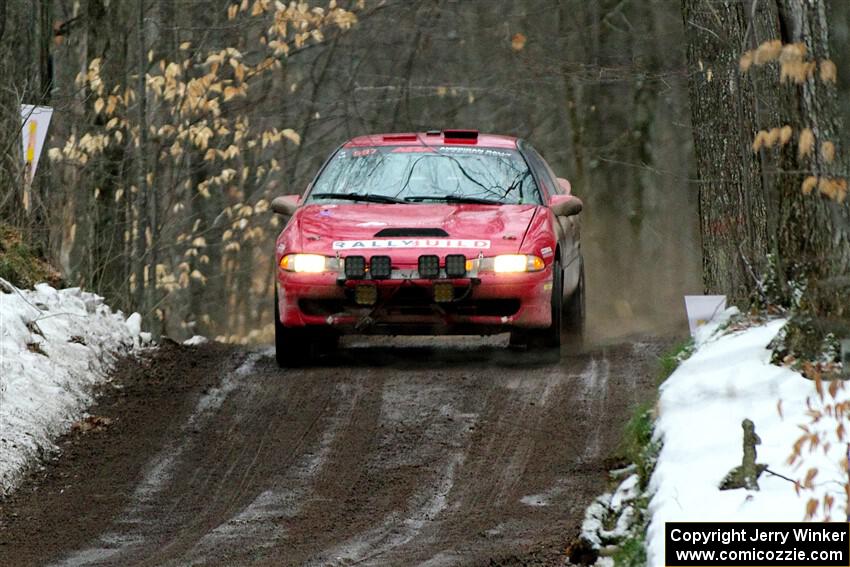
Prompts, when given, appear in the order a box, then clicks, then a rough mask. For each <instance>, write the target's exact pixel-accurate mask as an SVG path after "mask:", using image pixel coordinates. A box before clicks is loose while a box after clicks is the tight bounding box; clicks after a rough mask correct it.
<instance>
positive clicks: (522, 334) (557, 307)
mask: <svg viewBox="0 0 850 567" xmlns="http://www.w3.org/2000/svg"><path fill="white" fill-rule="evenodd" d="M563 280H564V272H563V270H562V269H561V263H560V262H558V261H556V262H555V264H554V265H553V267H552V299H551V304H552V324H551V325H549V326H548V327H546V328H545V329H532V330H526V331H514V332H512V333H511V344H520V343H525V344H526V346H528V348H530V349H535V350H540V349H552V350H553V351H555V350H556V349H560V348H561V339H562V329H563V314H564V289H563V285H564V283H563Z"/></svg>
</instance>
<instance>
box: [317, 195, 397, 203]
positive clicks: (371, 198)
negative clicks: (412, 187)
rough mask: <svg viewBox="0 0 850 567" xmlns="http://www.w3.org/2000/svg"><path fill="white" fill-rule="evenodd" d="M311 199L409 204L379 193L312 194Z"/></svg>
mask: <svg viewBox="0 0 850 567" xmlns="http://www.w3.org/2000/svg"><path fill="white" fill-rule="evenodd" d="M310 198H311V199H312V198H316V199H341V200H343V201H365V202H367V203H401V204H405V203H407V201H404V200H402V199H396V198H395V197H389V196H387V195H380V194H378V193H312V194H311V195H310Z"/></svg>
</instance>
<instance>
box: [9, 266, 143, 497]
mask: <svg viewBox="0 0 850 567" xmlns="http://www.w3.org/2000/svg"><path fill="white" fill-rule="evenodd" d="M7 286H8V287H10V288H11V286H10V285H8V284H7V283H5V282H4V285H3V287H7ZM12 289H13V290H14V293H4V291H6V290H4V289H0V496H2V495H5V494H8V493H9V492H11V491H12V490H13V489H14V487H15V485H16V483H17V481H18V477H19V475H20V473H21V472H22V471H23V470H24V469H25V467H27V465H29V464H30V463H32V462H33V461H34V459H37V458H39V457H42V456H44V455H45V454H46V452H48V451H49V450H51V449H52V448H54V444H53V440H54V439H55V438H56V437H57V436H59V435H61V434H62V433H64V432H65V431H67V430H68V428H69V427H70V425H71V424H72V423H73V422H74V421H76V420H78V419H80V418H81V417H83V412H84V411H85V408H86V407H88V406H89V405H90V404H91V402H92V401H93V390H94V386H95V385H97V384H100V383H102V382H104V381H106V379H107V376H108V372H109V370H110V369H111V367H112V365H113V363H114V362H115V360H116V358H117V356H119V355H122V354H126V353H129V352H132V351H133V350H135V349H137V348H139V347H140V346H141V344H142V343H144V342H147V341H149V340H150V335H148V334H147V333H142V332H141V329H140V323H141V318H140V317H139V316H138V314H133V315H131V316H130V317H129V318H128V319H126V320H125V318H124V316H123V314H122V313H121V312H117V313H115V312H113V311H112V310H111V309H110V308H109V307H108V306H107V305H106V304H105V303H104V301H103V298H102V297H99V296H97V295H94V294H92V293H87V292H84V291H82V290H80V289H79V288H70V289H63V290H56V289H53V288H52V287H50V286H49V285H47V284H38V285H36V286H35V289H33V290H18V289H16V288H12Z"/></svg>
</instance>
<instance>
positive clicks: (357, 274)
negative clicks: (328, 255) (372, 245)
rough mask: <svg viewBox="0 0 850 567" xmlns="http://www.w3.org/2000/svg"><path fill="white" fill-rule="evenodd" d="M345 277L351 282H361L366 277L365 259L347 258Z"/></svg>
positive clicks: (358, 257)
mask: <svg viewBox="0 0 850 567" xmlns="http://www.w3.org/2000/svg"><path fill="white" fill-rule="evenodd" d="M345 277H346V278H348V279H351V280H362V279H363V278H364V277H366V258H364V257H363V256H348V257H347V258H346V259H345Z"/></svg>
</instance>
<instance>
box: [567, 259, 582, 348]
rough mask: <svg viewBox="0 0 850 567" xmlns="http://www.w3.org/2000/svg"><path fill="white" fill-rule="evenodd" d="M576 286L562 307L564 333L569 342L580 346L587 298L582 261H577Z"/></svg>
mask: <svg viewBox="0 0 850 567" xmlns="http://www.w3.org/2000/svg"><path fill="white" fill-rule="evenodd" d="M579 261H580V262H581V267H580V268H579V276H578V285H577V286H576V289H575V290H574V291H573V293H572V295H570V297H569V298H568V299H567V301H566V303H565V305H564V331H565V333H566V334H567V336H568V337H569V339H570V342H571V343H573V344H576V345H579V346H580V345H581V343H582V341H583V340H584V328H585V319H586V313H587V307H586V302H587V297H586V294H585V289H584V288H585V285H584V260H583V259H581V260H579Z"/></svg>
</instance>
